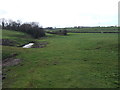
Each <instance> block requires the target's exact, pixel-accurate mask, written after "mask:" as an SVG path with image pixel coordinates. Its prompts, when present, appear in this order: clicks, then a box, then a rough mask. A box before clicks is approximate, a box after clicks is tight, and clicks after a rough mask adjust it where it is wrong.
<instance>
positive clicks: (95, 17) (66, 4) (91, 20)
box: [0, 0, 119, 27]
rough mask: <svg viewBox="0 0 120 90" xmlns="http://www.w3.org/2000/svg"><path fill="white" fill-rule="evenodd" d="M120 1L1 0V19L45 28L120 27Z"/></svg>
mask: <svg viewBox="0 0 120 90" xmlns="http://www.w3.org/2000/svg"><path fill="white" fill-rule="evenodd" d="M118 2H119V0H0V3H1V4H0V18H5V19H12V20H15V21H16V20H21V21H22V22H33V21H34V22H39V24H40V25H41V26H43V27H74V26H114V25H118Z"/></svg>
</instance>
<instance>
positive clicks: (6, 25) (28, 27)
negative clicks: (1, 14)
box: [1, 19, 45, 38]
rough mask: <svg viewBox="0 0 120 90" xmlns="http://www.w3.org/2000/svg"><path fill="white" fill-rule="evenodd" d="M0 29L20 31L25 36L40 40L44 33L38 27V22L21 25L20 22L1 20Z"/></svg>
mask: <svg viewBox="0 0 120 90" xmlns="http://www.w3.org/2000/svg"><path fill="white" fill-rule="evenodd" d="M1 22H2V29H3V30H4V29H7V30H14V31H20V32H24V33H27V34H30V35H31V36H32V37H34V38H40V37H43V36H45V31H44V29H43V28H42V27H40V26H39V23H38V22H29V23H23V24H22V23H21V21H20V20H17V21H13V20H6V19H2V20H1Z"/></svg>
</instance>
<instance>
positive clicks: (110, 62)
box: [3, 30, 119, 88]
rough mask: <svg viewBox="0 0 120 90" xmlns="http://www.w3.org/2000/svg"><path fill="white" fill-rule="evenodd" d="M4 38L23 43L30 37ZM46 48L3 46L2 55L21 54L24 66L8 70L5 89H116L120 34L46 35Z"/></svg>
mask: <svg viewBox="0 0 120 90" xmlns="http://www.w3.org/2000/svg"><path fill="white" fill-rule="evenodd" d="M3 38H8V39H13V40H16V41H18V42H20V43H21V44H23V43H26V42H27V41H30V40H33V38H31V37H30V36H29V35H26V34H23V33H18V32H14V31H7V30H5V31H3ZM36 41H47V42H48V45H47V47H44V48H30V49H24V48H21V47H10V46H3V55H5V54H6V52H7V55H9V54H11V53H18V54H19V55H18V56H16V58H20V59H22V63H21V64H19V65H16V66H10V67H6V68H5V69H6V71H4V72H5V73H6V74H7V77H6V79H4V80H3V88H116V87H119V85H118V84H119V83H118V34H116V33H68V36H59V35H52V34H47V37H45V38H43V39H41V40H40V39H36Z"/></svg>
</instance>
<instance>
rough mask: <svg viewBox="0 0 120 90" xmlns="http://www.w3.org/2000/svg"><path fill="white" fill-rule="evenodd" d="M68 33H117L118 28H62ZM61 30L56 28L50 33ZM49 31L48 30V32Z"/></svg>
mask: <svg viewBox="0 0 120 90" xmlns="http://www.w3.org/2000/svg"><path fill="white" fill-rule="evenodd" d="M64 29H66V30H67V31H68V32H118V27H89V28H85V27H84V28H64ZM56 30H63V28H56V29H53V30H52V31H56ZM48 31H49V30H48Z"/></svg>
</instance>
